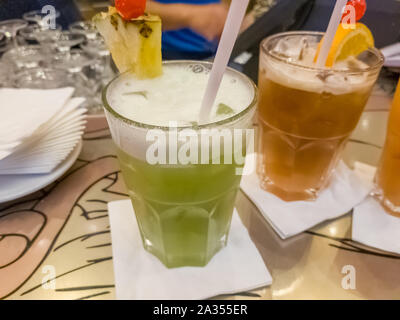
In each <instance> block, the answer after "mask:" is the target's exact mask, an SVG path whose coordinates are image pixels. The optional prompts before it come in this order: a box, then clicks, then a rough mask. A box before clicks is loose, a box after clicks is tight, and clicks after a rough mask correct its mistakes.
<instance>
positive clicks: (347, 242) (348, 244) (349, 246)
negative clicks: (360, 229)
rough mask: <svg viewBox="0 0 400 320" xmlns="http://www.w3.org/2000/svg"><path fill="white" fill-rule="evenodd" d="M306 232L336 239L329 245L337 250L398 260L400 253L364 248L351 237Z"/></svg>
mask: <svg viewBox="0 0 400 320" xmlns="http://www.w3.org/2000/svg"><path fill="white" fill-rule="evenodd" d="M306 233H308V234H310V235H313V236H317V237H321V238H326V239H329V240H332V241H337V242H338V243H339V244H335V243H330V244H329V246H331V247H334V248H337V249H339V250H346V251H351V252H355V253H360V254H368V255H373V256H376V257H381V258H388V259H397V260H400V255H396V254H391V253H384V252H383V251H381V252H380V251H379V249H376V250H373V249H372V248H371V249H366V248H364V245H362V244H359V243H358V242H356V241H353V240H352V239H349V238H340V237H333V236H328V235H326V234H322V233H318V232H314V231H306Z"/></svg>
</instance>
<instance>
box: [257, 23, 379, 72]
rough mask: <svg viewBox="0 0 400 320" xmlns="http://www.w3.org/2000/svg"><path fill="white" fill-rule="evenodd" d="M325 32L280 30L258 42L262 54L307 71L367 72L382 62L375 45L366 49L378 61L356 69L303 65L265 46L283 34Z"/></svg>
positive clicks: (316, 33) (322, 33)
mask: <svg viewBox="0 0 400 320" xmlns="http://www.w3.org/2000/svg"><path fill="white" fill-rule="evenodd" d="M324 34H325V32H318V31H287V32H280V33H276V34H273V35H271V36H269V37H267V38H265V39H263V40H262V41H261V43H260V48H261V51H262V53H263V54H265V55H266V56H268V57H270V58H272V59H274V60H276V61H279V62H283V63H285V64H287V65H290V66H293V67H296V68H301V69H303V70H308V71H314V72H320V71H327V70H328V71H332V72H336V73H357V74H360V73H368V72H372V71H376V70H379V69H380V68H381V67H382V66H383V64H384V62H385V57H384V56H383V54H382V52H381V51H380V50H379V49H377V48H376V47H372V48H369V49H367V50H366V51H369V52H372V53H373V54H375V56H376V57H377V58H378V61H377V63H376V64H374V65H373V66H369V67H368V68H366V69H359V70H358V69H357V70H349V69H333V68H329V67H326V66H324V67H321V68H319V67H316V66H305V65H301V64H299V63H296V62H292V61H288V60H287V59H285V58H282V57H280V56H278V55H277V54H273V53H272V52H271V51H268V50H267V48H265V45H266V44H267V43H269V42H270V41H272V40H274V39H277V38H281V37H284V36H295V35H314V36H323V35H324Z"/></svg>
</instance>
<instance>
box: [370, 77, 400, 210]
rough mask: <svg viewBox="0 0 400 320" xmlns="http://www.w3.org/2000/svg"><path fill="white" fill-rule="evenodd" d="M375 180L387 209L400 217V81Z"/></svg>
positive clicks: (378, 193)
mask: <svg viewBox="0 0 400 320" xmlns="http://www.w3.org/2000/svg"><path fill="white" fill-rule="evenodd" d="M375 180H376V185H377V191H376V196H377V198H378V199H379V200H380V201H381V203H382V205H383V207H384V208H385V210H386V211H387V212H388V213H390V214H392V215H395V216H397V217H400V81H399V84H398V85H397V90H396V94H395V96H394V100H393V104H392V108H391V111H390V114H389V123H388V128H387V135H386V142H385V146H384V148H383V153H382V157H381V161H380V165H379V168H378V172H377V175H376V179H375Z"/></svg>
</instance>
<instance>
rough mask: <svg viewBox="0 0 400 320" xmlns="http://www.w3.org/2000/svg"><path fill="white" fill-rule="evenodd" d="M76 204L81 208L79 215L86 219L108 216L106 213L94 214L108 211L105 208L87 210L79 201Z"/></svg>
mask: <svg viewBox="0 0 400 320" xmlns="http://www.w3.org/2000/svg"><path fill="white" fill-rule="evenodd" d="M76 206H77V207H78V208H79V209H81V210H82V213H81V216H82V217H85V219H86V220H96V219H102V218H105V217H108V214H102V215H94V214H96V213H104V212H105V213H107V212H108V211H107V210H106V209H100V210H90V211H88V210H86V209H85V208H84V207H83V206H81V205H80V204H79V203H78V204H77V205H76Z"/></svg>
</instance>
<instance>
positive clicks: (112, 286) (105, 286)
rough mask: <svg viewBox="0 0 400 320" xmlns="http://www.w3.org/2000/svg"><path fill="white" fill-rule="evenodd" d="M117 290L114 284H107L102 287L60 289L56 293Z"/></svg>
mask: <svg viewBox="0 0 400 320" xmlns="http://www.w3.org/2000/svg"><path fill="white" fill-rule="evenodd" d="M108 288H115V285H113V284H106V285H101V286H83V287H73V288H59V289H56V291H59V292H69V291H82V290H93V289H108Z"/></svg>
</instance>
